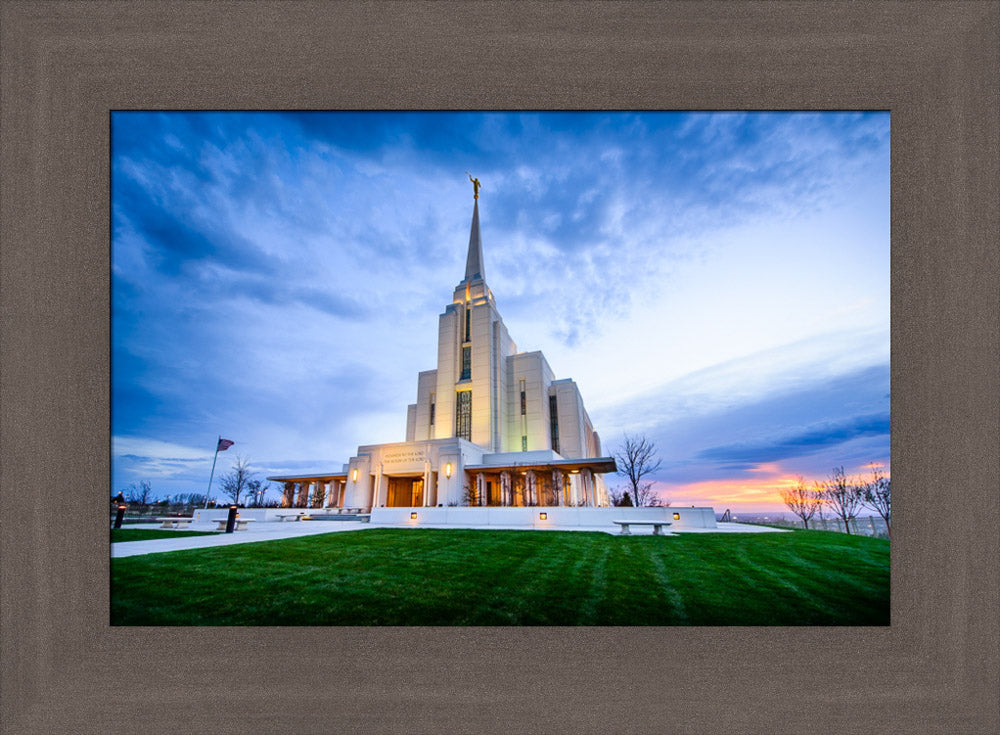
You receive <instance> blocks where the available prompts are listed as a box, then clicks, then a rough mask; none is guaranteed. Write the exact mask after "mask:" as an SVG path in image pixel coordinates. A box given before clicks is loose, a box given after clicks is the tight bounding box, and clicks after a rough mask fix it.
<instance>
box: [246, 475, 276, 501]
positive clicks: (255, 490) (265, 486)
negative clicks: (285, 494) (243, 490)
mask: <svg viewBox="0 0 1000 735" xmlns="http://www.w3.org/2000/svg"><path fill="white" fill-rule="evenodd" d="M270 489H271V483H269V482H262V481H261V480H256V479H255V480H248V481H247V502H248V504H249V503H250V502H251V501H252V502H253V505H254V507H258V508H259V507H260V506H262V505H263V504H264V496H265V495H267V491H268V490H270Z"/></svg>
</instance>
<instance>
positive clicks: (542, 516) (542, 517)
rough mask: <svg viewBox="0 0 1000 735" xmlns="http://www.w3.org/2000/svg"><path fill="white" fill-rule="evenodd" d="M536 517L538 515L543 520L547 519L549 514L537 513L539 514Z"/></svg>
mask: <svg viewBox="0 0 1000 735" xmlns="http://www.w3.org/2000/svg"><path fill="white" fill-rule="evenodd" d="M538 517H539V518H540V519H541V520H543V521H547V520H548V519H549V514H548V513H539V514H538Z"/></svg>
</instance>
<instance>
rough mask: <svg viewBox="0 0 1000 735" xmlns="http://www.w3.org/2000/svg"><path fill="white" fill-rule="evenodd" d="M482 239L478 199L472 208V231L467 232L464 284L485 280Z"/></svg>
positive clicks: (477, 198)
mask: <svg viewBox="0 0 1000 735" xmlns="http://www.w3.org/2000/svg"><path fill="white" fill-rule="evenodd" d="M485 277H486V274H485V272H484V269H483V238H482V237H481V236H480V234H479V197H478V196H477V197H476V203H475V204H474V205H473V207H472V230H471V231H470V232H469V255H468V257H467V258H466V259H465V282H466V283H467V282H469V281H474V280H476V279H485Z"/></svg>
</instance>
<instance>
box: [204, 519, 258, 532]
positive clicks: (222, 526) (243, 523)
mask: <svg viewBox="0 0 1000 735" xmlns="http://www.w3.org/2000/svg"><path fill="white" fill-rule="evenodd" d="M212 521H213V522H215V523H218V524H219V527H218V528H217V529H216V530H218V531H225V530H226V524H227V523H228V522H229V519H228V518H213V519H212ZM248 523H253V518H237V519H236V529H235V530H237V531H246V530H247V524H248Z"/></svg>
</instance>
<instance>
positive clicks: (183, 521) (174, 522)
mask: <svg viewBox="0 0 1000 735" xmlns="http://www.w3.org/2000/svg"><path fill="white" fill-rule="evenodd" d="M156 520H158V521H160V528H187V527H188V526H190V525H191V521H193V520H194V518H178V517H176V516H174V517H173V518H157V519H156Z"/></svg>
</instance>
